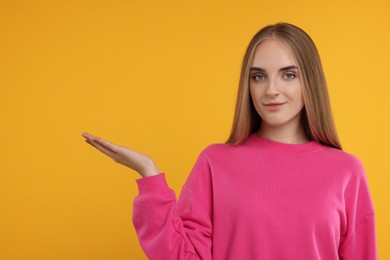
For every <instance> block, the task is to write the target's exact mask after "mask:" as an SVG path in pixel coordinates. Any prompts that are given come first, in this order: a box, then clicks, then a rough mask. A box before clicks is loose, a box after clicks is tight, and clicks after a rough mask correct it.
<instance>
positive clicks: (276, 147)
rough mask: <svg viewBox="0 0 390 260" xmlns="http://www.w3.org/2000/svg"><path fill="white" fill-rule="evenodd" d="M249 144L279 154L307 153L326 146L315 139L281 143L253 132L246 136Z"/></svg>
mask: <svg viewBox="0 0 390 260" xmlns="http://www.w3.org/2000/svg"><path fill="white" fill-rule="evenodd" d="M248 142H249V144H253V145H255V146H258V147H261V148H264V149H267V150H270V151H274V152H277V153H281V154H300V153H308V152H315V151H320V150H323V149H325V148H326V146H324V145H322V144H320V143H318V142H316V141H313V140H311V141H308V142H306V143H302V144H288V143H282V142H278V141H274V140H270V139H265V138H262V137H259V136H257V135H256V134H254V133H251V134H250V135H249V137H248Z"/></svg>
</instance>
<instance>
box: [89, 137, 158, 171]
mask: <svg viewBox="0 0 390 260" xmlns="http://www.w3.org/2000/svg"><path fill="white" fill-rule="evenodd" d="M82 136H83V137H84V138H85V141H86V142H87V143H88V144H90V145H92V146H93V147H95V148H96V149H98V150H99V151H100V152H102V153H104V154H105V155H107V156H109V157H111V158H112V159H113V160H114V161H115V162H117V163H120V164H122V165H124V166H127V167H129V168H131V169H133V170H135V171H136V172H138V173H139V174H140V175H141V176H142V177H148V176H153V175H157V174H159V173H160V172H159V170H158V168H157V165H156V164H155V163H154V161H153V159H152V158H151V157H149V156H148V155H146V154H143V153H140V152H137V151H135V150H133V149H130V148H128V147H125V146H120V145H116V144H113V143H111V142H109V141H107V140H104V139H103V138H100V137H97V136H93V135H91V134H89V133H83V134H82Z"/></svg>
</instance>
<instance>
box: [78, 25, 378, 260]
mask: <svg viewBox="0 0 390 260" xmlns="http://www.w3.org/2000/svg"><path fill="white" fill-rule="evenodd" d="M83 136H84V137H85V138H86V141H87V142H88V143H89V144H91V145H92V146H94V147H95V148H97V149H98V150H100V151H101V152H103V153H105V154H106V155H108V156H110V157H111V158H112V159H114V160H115V161H116V162H118V163H121V164H123V165H125V166H128V167H130V168H131V169H134V170H135V171H137V172H138V173H139V174H140V175H141V176H142V177H143V178H140V179H137V180H136V182H137V185H138V189H139V195H138V196H137V197H136V198H135V200H134V208H133V224H134V227H135V229H136V231H137V235H138V238H139V241H140V244H141V246H142V248H143V250H144V251H145V253H146V254H147V256H148V257H149V258H150V259H327V260H332V259H351V260H352V259H353V260H363V259H364V260H371V259H377V249H376V231H375V214H374V208H373V204H372V200H371V196H370V192H369V188H368V183H367V178H366V175H365V171H364V168H363V166H362V164H361V162H360V160H359V159H357V158H356V157H355V156H353V155H351V154H349V153H346V152H344V151H342V150H341V145H340V142H339V140H338V137H337V134H336V131H335V127H334V124H333V119H332V113H331V109H330V104H329V100H328V93H327V88H326V83H325V78H324V73H323V70H322V66H321V62H320V58H319V55H318V52H317V49H316V47H315V45H314V43H313V41H312V40H311V38H310V37H309V36H308V35H307V34H306V33H305V32H304V31H303V30H302V29H300V28H298V27H296V26H294V25H291V24H288V23H278V24H274V25H269V26H266V27H264V28H263V29H261V30H260V31H259V32H258V33H257V34H256V35H255V36H254V37H253V39H252V41H251V42H250V44H249V46H248V48H247V51H246V53H245V56H244V61H243V65H242V71H241V77H240V84H239V91H238V96H237V104H236V110H235V115H234V122H233V127H232V132H231V135H230V137H229V139H228V140H227V142H226V143H218V144H210V145H209V146H207V147H206V148H205V149H204V150H203V151H202V152H201V153H200V155H199V157H198V159H197V161H196V163H195V165H194V167H193V169H192V171H191V172H190V174H189V176H188V179H187V181H186V183H185V184H184V185H183V188H182V191H181V194H180V197H179V199H178V201H177V202H176V197H175V193H174V191H173V190H171V189H170V188H169V186H168V185H167V183H166V180H165V173H162V172H160V171H159V169H158V168H157V166H156V165H155V163H154V162H153V160H152V159H151V158H150V157H149V156H147V155H145V154H142V153H139V152H137V151H134V150H132V149H129V148H126V147H123V146H118V145H115V144H112V143H110V142H108V141H106V140H104V139H101V138H99V137H94V136H92V135H90V134H87V133H84V134H83Z"/></svg>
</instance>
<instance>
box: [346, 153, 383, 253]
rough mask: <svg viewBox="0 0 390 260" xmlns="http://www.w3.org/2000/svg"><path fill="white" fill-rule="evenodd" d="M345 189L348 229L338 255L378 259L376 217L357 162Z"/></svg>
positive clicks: (360, 167) (362, 169) (363, 173)
mask: <svg viewBox="0 0 390 260" xmlns="http://www.w3.org/2000/svg"><path fill="white" fill-rule="evenodd" d="M356 166H357V167H356V168H355V171H354V173H355V174H353V177H351V179H350V180H349V182H348V184H347V187H346V189H345V204H346V228H345V232H344V234H341V240H340V247H339V255H340V259H343V260H377V259H378V255H377V248H376V231H375V214H374V208H373V203H372V199H371V195H370V191H369V186H368V182H367V177H366V174H365V171H364V168H363V165H362V164H361V162H360V161H359V160H358V161H357V164H356Z"/></svg>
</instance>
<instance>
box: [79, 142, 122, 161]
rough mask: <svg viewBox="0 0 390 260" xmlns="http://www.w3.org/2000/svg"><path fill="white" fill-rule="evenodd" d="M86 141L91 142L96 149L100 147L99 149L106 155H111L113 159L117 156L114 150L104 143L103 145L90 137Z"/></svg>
mask: <svg viewBox="0 0 390 260" xmlns="http://www.w3.org/2000/svg"><path fill="white" fill-rule="evenodd" d="M86 142H87V143H89V144H90V145H92V146H94V147H95V148H96V149H98V150H99V151H101V152H102V153H104V154H105V155H107V156H109V157H111V158H112V159H115V158H116V157H117V154H116V153H115V152H114V151H112V150H110V149H108V148H106V147H104V146H103V145H101V144H99V143H97V142H94V141H91V140H88V139H87V140H86Z"/></svg>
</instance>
